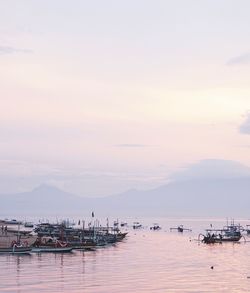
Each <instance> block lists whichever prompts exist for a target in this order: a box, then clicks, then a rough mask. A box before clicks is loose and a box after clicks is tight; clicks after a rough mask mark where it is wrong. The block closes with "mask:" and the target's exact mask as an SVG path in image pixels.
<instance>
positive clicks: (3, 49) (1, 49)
mask: <svg viewBox="0 0 250 293" xmlns="http://www.w3.org/2000/svg"><path fill="white" fill-rule="evenodd" d="M16 53H24V54H28V53H32V50H29V49H19V48H14V47H10V46H0V55H9V54H16Z"/></svg>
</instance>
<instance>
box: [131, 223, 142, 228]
mask: <svg viewBox="0 0 250 293" xmlns="http://www.w3.org/2000/svg"><path fill="white" fill-rule="evenodd" d="M141 228H142V224H140V223H139V222H134V223H133V229H141Z"/></svg>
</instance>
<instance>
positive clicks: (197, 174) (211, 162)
mask: <svg viewBox="0 0 250 293" xmlns="http://www.w3.org/2000/svg"><path fill="white" fill-rule="evenodd" d="M242 177H250V168H249V167H247V166H245V165H242V164H241V163H239V162H236V161H231V160H219V159H207V160H202V161H199V162H198V163H196V164H192V165H189V166H187V167H186V168H184V169H182V170H180V171H179V172H176V173H174V174H172V176H170V179H171V180H174V181H183V180H184V181H186V180H211V179H232V178H242Z"/></svg>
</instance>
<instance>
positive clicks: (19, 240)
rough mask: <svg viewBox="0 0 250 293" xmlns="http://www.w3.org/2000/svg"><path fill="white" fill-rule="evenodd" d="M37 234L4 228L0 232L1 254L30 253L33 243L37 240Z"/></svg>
mask: <svg viewBox="0 0 250 293" xmlns="http://www.w3.org/2000/svg"><path fill="white" fill-rule="evenodd" d="M35 239H36V236H34V235H30V234H25V235H24V234H22V233H21V232H19V233H13V232H10V231H7V230H3V231H2V233H0V254H5V253H11V254H20V253H29V252H31V245H32V244H33V243H34V242H35Z"/></svg>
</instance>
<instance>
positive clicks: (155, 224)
mask: <svg viewBox="0 0 250 293" xmlns="http://www.w3.org/2000/svg"><path fill="white" fill-rule="evenodd" d="M150 230H154V231H156V230H161V227H160V226H159V224H157V223H154V224H153V226H151V227H150Z"/></svg>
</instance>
